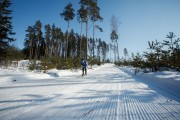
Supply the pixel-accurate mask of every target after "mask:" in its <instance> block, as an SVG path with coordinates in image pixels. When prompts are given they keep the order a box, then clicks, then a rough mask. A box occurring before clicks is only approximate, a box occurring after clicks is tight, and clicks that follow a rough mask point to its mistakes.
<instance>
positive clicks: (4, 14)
mask: <svg viewBox="0 0 180 120" xmlns="http://www.w3.org/2000/svg"><path fill="white" fill-rule="evenodd" d="M10 5H11V2H10V0H0V62H1V61H2V60H4V59H5V58H6V57H7V55H8V49H9V48H10V43H11V42H13V41H15V39H14V38H12V35H14V34H15V33H14V32H13V31H12V30H13V26H12V22H11V20H12V16H10V15H11V13H12V10H9V9H8V8H9V7H10Z"/></svg>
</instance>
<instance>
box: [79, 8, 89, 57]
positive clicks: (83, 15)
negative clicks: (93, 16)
mask: <svg viewBox="0 0 180 120" xmlns="http://www.w3.org/2000/svg"><path fill="white" fill-rule="evenodd" d="M86 16H87V10H86V9H85V7H84V5H81V8H80V9H79V10H78V11H77V20H78V22H80V24H81V30H80V46H79V47H80V48H79V49H80V58H81V56H82V24H83V23H84V22H86Z"/></svg>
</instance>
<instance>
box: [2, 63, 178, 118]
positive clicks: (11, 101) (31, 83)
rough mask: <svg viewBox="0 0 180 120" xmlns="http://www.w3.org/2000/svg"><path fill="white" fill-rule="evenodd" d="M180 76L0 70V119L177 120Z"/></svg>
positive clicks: (108, 69) (103, 69)
mask: <svg viewBox="0 0 180 120" xmlns="http://www.w3.org/2000/svg"><path fill="white" fill-rule="evenodd" d="M179 82H180V74H179V73H178V72H157V73H148V74H143V73H141V74H138V75H136V76H135V75H134V73H133V71H131V70H130V69H127V68H119V67H116V66H114V65H113V64H105V65H102V66H100V67H97V66H95V67H93V69H88V75H87V76H84V77H81V70H76V71H75V70H74V71H72V70H63V71H58V70H56V69H53V70H49V71H48V73H42V72H37V71H28V70H27V69H26V68H25V67H24V68H22V66H21V67H20V66H19V67H18V68H8V69H2V68H1V69H0V120H27V119H28V120H81V119H82V120H162V119H163V120H179V118H180V94H179V93H180V83H179Z"/></svg>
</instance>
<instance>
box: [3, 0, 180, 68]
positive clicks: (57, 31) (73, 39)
mask: <svg viewBox="0 0 180 120" xmlns="http://www.w3.org/2000/svg"><path fill="white" fill-rule="evenodd" d="M11 4H12V3H11V1H10V0H0V8H1V9H0V21H1V24H0V66H9V65H11V64H13V63H14V61H19V60H22V59H26V60H30V61H31V64H30V66H29V69H30V70H34V69H37V64H36V61H40V67H41V68H40V69H42V70H46V69H51V68H57V69H77V68H80V66H81V65H80V59H81V58H85V59H87V60H88V64H89V65H94V64H97V65H101V64H102V63H106V62H114V63H115V64H116V65H119V66H133V67H136V68H150V69H151V71H157V70H164V69H166V70H168V69H174V70H177V71H180V38H178V37H176V35H175V33H174V32H169V33H167V36H165V39H166V40H163V42H159V41H158V40H155V41H148V42H147V45H148V46H149V47H148V51H145V52H144V53H143V54H140V53H138V52H137V53H136V54H134V53H131V55H129V53H128V50H127V49H126V48H124V55H121V56H123V57H120V55H119V48H118V40H119V33H118V28H119V21H118V19H116V16H112V18H111V23H110V26H111V29H112V31H111V33H110V36H109V38H107V39H110V40H111V41H109V42H108V43H107V41H105V40H102V39H101V38H98V37H96V36H95V32H97V30H98V32H103V29H102V28H101V26H99V25H98V23H99V22H103V16H101V14H100V10H101V9H100V7H99V6H98V2H97V0H91V1H89V0H79V5H80V8H79V10H77V11H75V10H74V8H73V5H72V4H71V3H69V4H67V5H66V6H65V7H64V10H63V11H60V12H59V16H60V17H61V18H63V19H64V20H65V21H66V22H67V30H66V32H62V31H63V30H62V28H61V27H59V26H56V25H55V24H53V25H50V24H46V25H43V23H42V22H41V20H37V21H34V25H30V26H27V29H26V37H25V38H24V48H23V49H19V48H18V47H17V46H15V45H13V44H12V43H13V42H14V41H15V38H14V37H13V35H14V34H15V32H16V31H13V26H12V19H13V16H11V14H12V12H13V11H12V10H9V7H10V5H11ZM73 19H77V24H79V27H80V28H81V31H80V32H79V33H78V32H77V31H76V30H75V29H69V28H70V22H71V21H72V20H73ZM90 23H91V24H93V36H88V33H89V32H92V31H89V29H88V26H89V24H90ZM83 25H85V31H86V34H85V35H84V34H82V28H83V27H82V26H83ZM95 29H96V31H95ZM160 41H161V40H160ZM111 52H112V54H113V56H114V59H113V61H112V60H111V58H110V57H109V53H111Z"/></svg>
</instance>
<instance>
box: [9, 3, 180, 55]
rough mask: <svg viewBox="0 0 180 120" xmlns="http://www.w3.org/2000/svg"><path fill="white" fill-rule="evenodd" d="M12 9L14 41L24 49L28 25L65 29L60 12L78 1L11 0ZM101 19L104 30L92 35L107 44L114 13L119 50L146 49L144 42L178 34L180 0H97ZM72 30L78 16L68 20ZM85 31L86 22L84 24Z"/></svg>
mask: <svg viewBox="0 0 180 120" xmlns="http://www.w3.org/2000/svg"><path fill="white" fill-rule="evenodd" d="M11 1H12V3H13V4H12V6H11V9H12V10H13V14H12V15H13V21H12V22H13V26H14V31H15V32H16V35H15V36H14V37H15V38H16V39H17V40H16V42H15V44H16V45H17V46H18V47H19V48H23V47H24V46H23V44H24V38H25V34H26V33H25V30H26V29H27V27H28V25H34V24H35V21H37V20H40V21H41V22H42V23H43V26H44V25H45V24H48V23H49V24H51V25H52V24H53V23H55V25H56V26H58V27H61V29H62V30H63V31H66V29H67V22H65V21H64V20H63V18H62V17H61V16H60V15H59V14H60V13H62V12H63V9H64V7H65V6H66V5H67V4H68V3H69V2H70V3H72V4H73V7H74V9H75V10H77V9H79V7H80V6H79V4H78V2H79V0H11ZM98 5H99V7H100V9H101V11H100V13H101V16H102V17H103V18H104V20H103V22H101V23H98V24H99V25H100V26H101V27H102V28H103V31H104V32H103V33H100V32H98V31H97V32H96V33H95V36H96V37H98V38H101V39H102V40H104V41H106V42H107V43H109V42H110V33H111V27H110V19H111V17H112V15H115V16H116V17H117V18H118V19H119V21H120V26H119V40H118V43H119V50H120V56H123V49H124V48H127V50H128V52H129V55H130V53H131V52H134V53H136V52H140V53H143V51H147V48H148V44H147V41H155V40H156V39H157V40H158V41H160V42H161V41H163V40H165V39H166V35H167V34H168V33H169V32H174V33H175V35H176V38H178V37H180V0H98ZM91 26H92V24H91V23H90V24H89V27H90V30H89V36H92V27H91ZM70 28H72V29H74V31H75V32H78V33H79V31H80V29H79V28H80V25H79V23H78V22H77V17H75V18H74V20H73V21H72V22H71V23H70ZM84 33H85V25H84Z"/></svg>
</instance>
